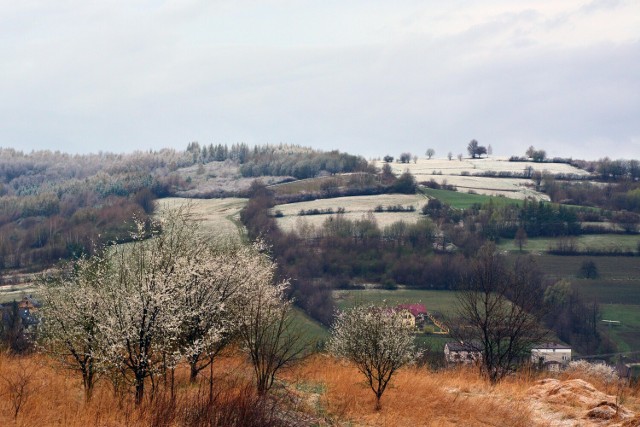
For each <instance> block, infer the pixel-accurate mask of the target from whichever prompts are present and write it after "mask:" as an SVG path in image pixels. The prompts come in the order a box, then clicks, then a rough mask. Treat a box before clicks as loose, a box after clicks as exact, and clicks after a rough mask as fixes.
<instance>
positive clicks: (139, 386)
mask: <svg viewBox="0 0 640 427" xmlns="http://www.w3.org/2000/svg"><path fill="white" fill-rule="evenodd" d="M135 385H136V406H140V403H142V398H143V397H144V376H140V375H139V374H136V381H135Z"/></svg>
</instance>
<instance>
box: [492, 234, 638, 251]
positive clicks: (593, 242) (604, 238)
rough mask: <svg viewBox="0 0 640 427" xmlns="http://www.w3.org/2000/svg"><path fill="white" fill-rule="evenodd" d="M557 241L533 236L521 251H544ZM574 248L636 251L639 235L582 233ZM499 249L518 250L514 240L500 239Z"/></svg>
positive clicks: (577, 238)
mask: <svg viewBox="0 0 640 427" xmlns="http://www.w3.org/2000/svg"><path fill="white" fill-rule="evenodd" d="M557 242H558V239H557V238H555V237H535V238H530V239H527V244H526V245H524V246H523V248H522V250H523V252H544V251H547V250H548V249H549V248H553V247H554V246H555V245H556V244H557ZM575 243H576V248H577V249H578V250H579V251H585V250H587V249H589V250H596V251H620V252H627V251H634V252H635V251H637V250H638V244H640V236H638V235H632V234H584V235H582V236H576V237H575ZM498 249H500V250H501V251H509V252H519V251H520V249H519V248H518V245H517V243H516V242H515V240H507V239H502V240H501V241H500V243H499V244H498Z"/></svg>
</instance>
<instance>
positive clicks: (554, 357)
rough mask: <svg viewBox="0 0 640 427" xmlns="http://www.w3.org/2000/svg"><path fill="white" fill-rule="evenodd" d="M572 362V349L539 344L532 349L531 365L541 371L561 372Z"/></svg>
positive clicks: (566, 346) (565, 346) (563, 346)
mask: <svg viewBox="0 0 640 427" xmlns="http://www.w3.org/2000/svg"><path fill="white" fill-rule="evenodd" d="M569 362H571V347H569V346H568V345H564V344H558V343H545V344H539V345H537V346H535V347H533V348H532V349H531V363H533V364H534V365H535V366H538V367H539V368H541V369H546V370H549V371H559V370H561V369H564V368H565V367H566V366H567V365H568V364H569Z"/></svg>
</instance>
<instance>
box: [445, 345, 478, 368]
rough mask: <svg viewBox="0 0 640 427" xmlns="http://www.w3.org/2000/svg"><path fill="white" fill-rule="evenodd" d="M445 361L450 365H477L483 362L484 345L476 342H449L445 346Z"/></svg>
mask: <svg viewBox="0 0 640 427" xmlns="http://www.w3.org/2000/svg"><path fill="white" fill-rule="evenodd" d="M444 359H445V361H446V362H447V363H448V364H470V363H477V362H479V361H480V360H482V345H481V344H479V343H475V342H463V341H453V342H448V343H446V344H445V345H444Z"/></svg>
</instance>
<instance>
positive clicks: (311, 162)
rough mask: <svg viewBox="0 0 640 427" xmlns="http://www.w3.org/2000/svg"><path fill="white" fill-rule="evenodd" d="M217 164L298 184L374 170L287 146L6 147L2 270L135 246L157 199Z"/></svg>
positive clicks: (0, 191) (0, 204) (1, 168)
mask: <svg viewBox="0 0 640 427" xmlns="http://www.w3.org/2000/svg"><path fill="white" fill-rule="evenodd" d="M215 161H219V162H232V163H234V164H237V165H239V166H240V170H241V173H242V174H245V175H247V176H258V175H264V174H280V175H285V176H291V179H295V178H304V177H311V176H316V175H318V174H320V173H326V174H331V173H342V172H356V171H363V170H367V167H368V166H367V162H366V160H364V159H363V158H362V157H359V156H353V155H349V154H343V153H339V152H337V151H332V152H326V153H325V152H321V151H316V150H312V149H309V148H303V147H297V146H287V145H278V146H270V145H266V146H256V147H254V148H252V149H249V147H248V146H247V145H246V144H233V145H232V146H231V147H228V146H227V145H221V144H219V145H215V146H214V145H209V146H202V147H201V146H200V144H198V143H190V144H189V145H188V147H187V149H186V150H184V151H178V150H172V149H163V150H160V151H148V152H135V153H132V154H110V153H98V154H87V155H70V154H65V153H60V152H57V151H56V152H51V151H35V152H31V153H26V154H25V153H23V152H20V151H16V150H14V149H10V148H0V269H1V270H7V269H21V270H26V271H30V270H37V269H41V268H43V267H46V266H49V265H52V264H54V263H55V262H57V261H59V260H60V259H68V258H71V257H74V256H78V255H80V254H82V253H92V251H93V247H94V246H95V245H97V244H100V243H105V242H111V241H114V242H122V241H125V240H127V239H128V238H129V231H130V224H131V223H132V221H131V220H132V218H133V217H134V216H135V217H137V218H139V219H142V220H144V219H145V218H146V217H147V216H148V215H150V214H152V213H153V210H154V200H155V199H156V198H160V197H167V196H172V195H175V194H176V193H177V192H179V191H182V190H186V189H189V188H190V185H191V184H190V182H189V181H190V180H189V179H188V177H185V174H183V173H181V169H182V168H188V167H190V166H194V165H197V164H205V163H210V162H215ZM223 195H224V194H223ZM233 195H235V196H242V195H244V194H233ZM1 270H0V271H1Z"/></svg>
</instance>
